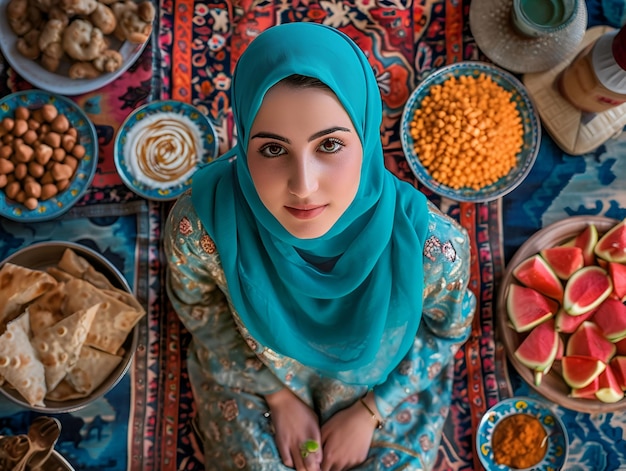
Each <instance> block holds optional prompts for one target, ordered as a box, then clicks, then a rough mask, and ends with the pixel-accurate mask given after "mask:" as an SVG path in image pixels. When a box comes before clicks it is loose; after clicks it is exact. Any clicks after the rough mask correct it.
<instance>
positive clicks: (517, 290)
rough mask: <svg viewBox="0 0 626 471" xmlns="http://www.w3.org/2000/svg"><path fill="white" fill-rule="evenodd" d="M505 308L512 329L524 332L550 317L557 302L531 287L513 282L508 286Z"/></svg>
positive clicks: (554, 310) (556, 307)
mask: <svg viewBox="0 0 626 471" xmlns="http://www.w3.org/2000/svg"><path fill="white" fill-rule="evenodd" d="M506 309H507V313H508V315H509V320H510V321H511V325H512V327H513V329H514V330H515V331H516V332H526V331H528V330H530V329H532V328H533V327H535V326H536V325H539V324H541V323H542V322H544V321H545V320H547V319H549V318H550V317H552V316H553V315H554V313H556V311H557V310H558V304H557V303H556V302H555V301H554V300H552V299H550V298H547V297H546V296H544V295H542V294H541V293H540V292H539V291H537V290H534V289H533V288H527V287H526V286H522V285H518V284H514V283H513V284H511V285H510V286H509V292H508V294H507V300H506Z"/></svg>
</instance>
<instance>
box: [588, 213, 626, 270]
mask: <svg viewBox="0 0 626 471" xmlns="http://www.w3.org/2000/svg"><path fill="white" fill-rule="evenodd" d="M593 251H594V253H595V254H596V256H597V257H599V258H601V259H603V260H606V261H607V262H618V263H624V262H626V219H624V220H622V221H621V222H619V223H617V224H616V225H615V226H613V227H612V228H611V229H609V230H608V231H607V232H606V233H605V234H604V235H603V236H602V237H600V240H598V243H597V244H596V246H595V248H594V250H593Z"/></svg>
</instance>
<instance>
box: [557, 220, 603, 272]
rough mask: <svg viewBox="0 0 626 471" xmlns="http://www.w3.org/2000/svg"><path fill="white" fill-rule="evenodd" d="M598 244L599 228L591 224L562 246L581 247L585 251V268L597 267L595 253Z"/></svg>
mask: <svg viewBox="0 0 626 471" xmlns="http://www.w3.org/2000/svg"><path fill="white" fill-rule="evenodd" d="M597 243H598V228H597V227H596V226H595V225H594V224H589V225H588V226H587V227H585V229H583V230H582V231H581V232H580V233H578V234H577V235H576V236H575V237H574V238H573V239H571V240H569V241H567V242H566V243H564V244H562V245H563V246H568V247H580V248H581V249H582V251H583V260H584V261H585V266H591V265H595V263H596V257H595V254H594V253H593V251H594V249H595V247H596V244H597Z"/></svg>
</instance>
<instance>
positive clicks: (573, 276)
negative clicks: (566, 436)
mask: <svg viewBox="0 0 626 471" xmlns="http://www.w3.org/2000/svg"><path fill="white" fill-rule="evenodd" d="M625 302H626V219H625V220H623V221H619V220H615V219H610V218H606V217H601V216H575V217H570V218H567V219H565V220H562V221H558V222H556V223H553V224H551V225H549V226H547V227H545V228H543V229H541V230H539V231H538V232H536V233H535V234H533V235H532V236H531V237H530V238H529V239H528V240H527V241H526V242H525V243H524V244H523V245H522V246H521V247H520V248H519V249H518V250H517V252H516V253H515V255H514V256H513V257H512V258H511V260H510V262H509V263H508V265H507V268H506V271H505V273H504V276H503V278H502V283H501V285H500V289H499V293H498V308H497V329H498V334H499V337H500V339H501V340H502V343H503V344H504V347H505V350H506V352H507V356H508V358H509V360H510V362H511V364H512V365H513V367H514V368H515V369H516V370H517V372H518V373H519V375H520V376H521V377H522V378H523V379H524V380H525V381H526V382H527V383H528V384H529V385H530V386H531V387H532V388H533V389H534V390H535V391H537V392H538V393H539V394H541V395H543V396H544V397H545V398H547V399H549V400H551V401H552V402H554V403H556V404H559V405H561V406H563V407H566V408H568V409H572V410H576V411H579V412H585V413H599V412H611V411H617V410H626V397H625V391H626V304H625Z"/></svg>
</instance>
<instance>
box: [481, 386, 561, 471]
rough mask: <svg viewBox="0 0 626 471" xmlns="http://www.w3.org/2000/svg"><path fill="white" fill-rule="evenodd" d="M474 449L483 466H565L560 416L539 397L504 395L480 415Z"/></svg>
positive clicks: (503, 468) (520, 469)
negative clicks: (510, 396) (509, 396)
mask: <svg viewBox="0 0 626 471" xmlns="http://www.w3.org/2000/svg"><path fill="white" fill-rule="evenodd" d="M476 449H477V452H478V456H479V458H480V461H481V463H482V465H483V466H484V467H485V469H489V470H494V471H495V470H497V471H509V470H518V471H523V470H530V469H552V470H554V471H558V470H560V469H565V463H566V461H567V449H568V437H567V433H566V431H565V427H564V425H563V423H562V421H561V419H560V418H559V416H558V415H557V414H556V413H555V412H554V411H553V410H552V409H551V408H550V406H548V404H547V403H546V402H544V401H542V400H539V399H535V398H531V397H513V398H510V399H505V400H503V401H501V402H499V403H498V404H496V405H495V406H493V407H492V408H491V409H489V410H488V411H487V412H486V413H485V415H483V417H482V419H481V421H480V423H479V425H478V433H477V434H476Z"/></svg>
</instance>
